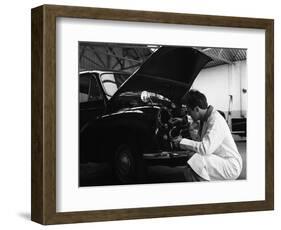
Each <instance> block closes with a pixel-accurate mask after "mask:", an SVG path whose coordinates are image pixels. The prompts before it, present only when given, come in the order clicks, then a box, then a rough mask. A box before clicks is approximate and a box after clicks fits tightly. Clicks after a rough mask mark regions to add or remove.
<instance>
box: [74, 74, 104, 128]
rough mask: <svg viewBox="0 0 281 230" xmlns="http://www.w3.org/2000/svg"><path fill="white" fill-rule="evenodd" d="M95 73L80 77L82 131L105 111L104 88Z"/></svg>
mask: <svg viewBox="0 0 281 230" xmlns="http://www.w3.org/2000/svg"><path fill="white" fill-rule="evenodd" d="M96 77H97V76H96V75H95V74H93V73H86V74H81V75H80V77H79V88H80V89H79V105H80V106H79V111H80V113H79V120H80V122H79V123H80V132H83V130H84V129H85V128H86V127H87V126H88V125H89V124H90V123H91V122H92V121H94V120H95V119H96V118H97V117H98V116H100V115H102V114H103V113H104V111H105V101H104V94H103V93H102V89H101V87H100V85H99V83H98V81H97V79H96Z"/></svg>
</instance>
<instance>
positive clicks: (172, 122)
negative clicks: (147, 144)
mask: <svg viewBox="0 0 281 230" xmlns="http://www.w3.org/2000/svg"><path fill="white" fill-rule="evenodd" d="M189 129H190V122H189V121H188V119H187V116H186V112H185V111H184V109H183V108H177V107H175V106H174V107H173V108H167V107H161V108H160V110H159V112H158V116H157V129H156V133H155V134H156V137H157V140H158V143H159V145H160V146H161V147H162V150H177V149H176V147H175V146H174V145H173V142H172V140H173V139H174V138H176V137H178V136H182V137H184V138H190V134H189Z"/></svg>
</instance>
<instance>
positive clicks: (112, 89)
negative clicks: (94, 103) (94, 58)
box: [100, 73, 130, 99]
mask: <svg viewBox="0 0 281 230" xmlns="http://www.w3.org/2000/svg"><path fill="white" fill-rule="evenodd" d="M129 76H130V75H129V74H127V73H103V74H101V75H100V80H101V83H102V86H103V88H104V91H105V95H106V97H107V99H110V98H111V97H112V96H113V95H114V94H115V93H116V91H117V90H118V88H119V87H120V86H121V85H122V84H123V83H124V82H125V81H126V80H127V79H128V77H129Z"/></svg>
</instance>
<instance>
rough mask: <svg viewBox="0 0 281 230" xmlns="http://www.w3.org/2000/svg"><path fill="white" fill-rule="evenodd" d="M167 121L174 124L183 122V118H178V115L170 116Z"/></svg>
mask: <svg viewBox="0 0 281 230" xmlns="http://www.w3.org/2000/svg"><path fill="white" fill-rule="evenodd" d="M169 122H170V123H171V124H172V125H175V124H177V123H182V122H183V119H182V118H180V117H172V118H170V120H169Z"/></svg>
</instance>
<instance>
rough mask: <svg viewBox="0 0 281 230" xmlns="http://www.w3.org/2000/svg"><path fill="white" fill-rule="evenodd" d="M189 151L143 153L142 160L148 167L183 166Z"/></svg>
mask: <svg viewBox="0 0 281 230" xmlns="http://www.w3.org/2000/svg"><path fill="white" fill-rule="evenodd" d="M190 152H191V151H186V150H185V151H173V152H169V151H163V152H160V153H144V154H143V158H144V160H145V161H146V163H147V164H149V165H167V166H183V165H186V162H187V160H188V158H189V156H190Z"/></svg>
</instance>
